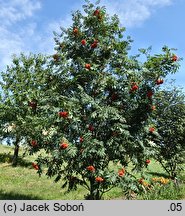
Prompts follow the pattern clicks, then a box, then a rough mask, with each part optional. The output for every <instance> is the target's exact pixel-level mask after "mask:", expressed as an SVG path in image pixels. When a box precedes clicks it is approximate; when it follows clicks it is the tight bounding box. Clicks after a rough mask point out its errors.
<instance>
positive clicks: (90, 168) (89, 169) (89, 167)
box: [87, 166, 95, 172]
mask: <svg viewBox="0 0 185 216" xmlns="http://www.w3.org/2000/svg"><path fill="white" fill-rule="evenodd" d="M87 170H88V171H90V172H94V171H95V168H94V167H93V166H88V167H87Z"/></svg>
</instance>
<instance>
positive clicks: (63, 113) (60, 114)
mask: <svg viewBox="0 0 185 216" xmlns="http://www.w3.org/2000/svg"><path fill="white" fill-rule="evenodd" d="M58 115H59V116H60V117H63V118H67V117H68V115H69V113H68V112H66V111H61V112H59V113H58Z"/></svg>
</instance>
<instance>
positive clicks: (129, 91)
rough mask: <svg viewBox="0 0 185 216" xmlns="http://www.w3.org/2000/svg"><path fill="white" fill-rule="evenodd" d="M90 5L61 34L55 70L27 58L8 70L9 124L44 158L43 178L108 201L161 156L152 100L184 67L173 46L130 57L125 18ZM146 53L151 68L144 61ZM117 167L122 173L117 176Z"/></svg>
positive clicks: (6, 103) (41, 164)
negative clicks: (157, 150)
mask: <svg viewBox="0 0 185 216" xmlns="http://www.w3.org/2000/svg"><path fill="white" fill-rule="evenodd" d="M86 2H87V4H86V5H84V6H83V8H84V12H85V14H84V15H82V13H81V12H80V11H76V12H74V13H73V14H72V19H73V24H72V26H70V27H69V28H68V29H64V28H61V32H60V33H56V32H55V33H54V35H55V38H54V39H55V42H56V47H55V50H56V53H55V54H54V55H53V56H52V59H51V58H49V61H50V62H49V63H47V62H46V59H45V58H43V57H42V56H39V57H36V56H35V57H33V58H32V57H31V59H30V58H28V59H27V58H26V57H25V56H21V59H20V60H19V59H14V60H13V61H14V66H13V67H8V69H7V73H5V75H3V80H4V84H2V86H3V89H4V90H5V93H4V94H5V97H4V106H7V109H4V110H6V111H5V115H4V117H3V120H4V121H5V119H6V121H5V122H3V124H5V123H6V122H8V123H14V124H15V125H16V130H15V131H16V132H15V135H16V136H18V137H23V138H24V140H25V142H27V143H28V150H29V151H30V153H31V154H33V153H35V152H37V151H40V150H41V149H42V150H44V151H45V153H46V154H47V156H46V155H45V154H41V155H40V156H39V157H38V159H37V163H38V164H34V167H36V168H37V169H38V173H39V174H40V175H41V174H42V173H45V169H46V170H47V171H46V175H48V176H49V177H52V176H55V177H56V179H55V180H56V181H59V180H60V179H63V180H65V183H64V185H63V187H65V186H68V190H72V189H76V188H77V185H82V186H84V187H85V188H86V189H87V190H88V191H89V194H87V195H86V199H101V198H102V196H103V194H104V193H105V192H107V191H109V190H110V189H112V188H114V187H116V186H117V185H119V184H120V183H121V182H123V184H124V182H127V180H128V184H130V185H131V184H132V182H130V183H129V174H128V172H127V167H128V165H129V163H132V164H133V166H134V169H135V170H138V171H139V170H142V168H144V167H146V160H149V157H151V156H153V155H154V154H155V149H154V148H153V147H152V146H151V142H150V141H151V139H159V138H160V136H159V133H158V130H157V129H156V127H157V125H156V124H155V121H152V111H153V108H152V107H153V95H154V94H155V93H156V92H157V91H158V89H159V87H158V83H160V84H161V83H162V81H161V79H162V78H163V79H164V78H165V77H166V75H167V74H169V73H175V72H176V71H177V69H178V62H177V58H174V53H172V50H171V49H169V48H168V47H164V48H163V50H162V51H163V52H162V53H161V54H158V55H150V53H149V49H148V50H145V49H141V50H140V54H139V55H136V56H129V50H130V48H131V42H132V40H131V38H130V37H127V38H124V32H125V28H120V26H119V19H118V17H117V16H116V15H114V16H113V17H110V16H109V15H108V14H107V13H106V8H105V7H100V6H99V5H98V2H97V4H96V5H93V4H91V3H90V2H89V1H86ZM141 54H144V55H145V56H146V61H145V62H140V61H139V60H138V57H139V56H140V55H141ZM158 79H160V81H158ZM6 116H7V118H6ZM118 162H119V164H120V169H117V170H114V169H110V163H113V164H117V163H118ZM127 178H128V179H127ZM130 187H131V186H130Z"/></svg>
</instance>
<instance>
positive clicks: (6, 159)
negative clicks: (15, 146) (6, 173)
mask: <svg viewBox="0 0 185 216" xmlns="http://www.w3.org/2000/svg"><path fill="white" fill-rule="evenodd" d="M12 158H13V155H12V154H11V153H10V152H8V153H0V163H10V164H11V163H12ZM17 166H21V167H30V166H31V163H30V162H29V161H27V160H25V159H24V158H22V157H18V160H17Z"/></svg>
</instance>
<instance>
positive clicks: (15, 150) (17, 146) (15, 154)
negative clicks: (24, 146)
mask: <svg viewBox="0 0 185 216" xmlns="http://www.w3.org/2000/svg"><path fill="white" fill-rule="evenodd" d="M14 145H15V148H14V155H13V159H12V166H17V162H18V156H19V139H18V138H16V140H15V143H14Z"/></svg>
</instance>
